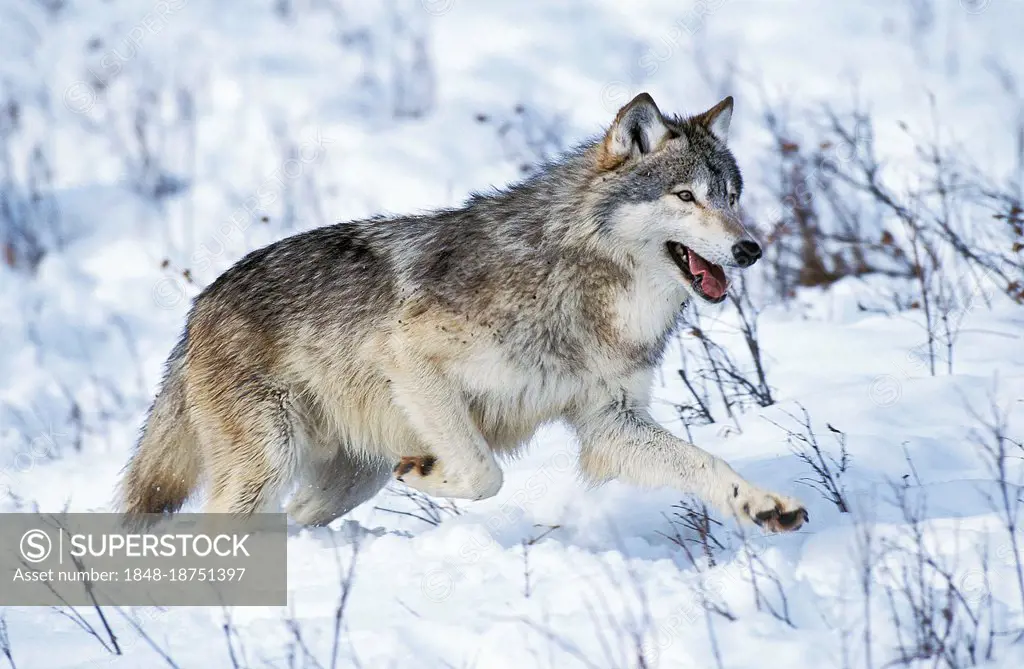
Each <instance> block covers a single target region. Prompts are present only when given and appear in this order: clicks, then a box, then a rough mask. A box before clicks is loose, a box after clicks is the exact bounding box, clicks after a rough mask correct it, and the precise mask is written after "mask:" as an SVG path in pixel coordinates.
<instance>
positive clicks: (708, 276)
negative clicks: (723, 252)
mask: <svg viewBox="0 0 1024 669" xmlns="http://www.w3.org/2000/svg"><path fill="white" fill-rule="evenodd" d="M688 255H689V258H690V273H691V274H693V275H694V276H695V277H697V278H698V279H699V280H700V288H701V290H703V291H704V294H705V295H707V296H708V297H710V298H711V299H713V300H717V299H718V298H720V297H722V296H723V295H725V289H726V288H727V287H728V285H729V282H728V280H727V279H726V278H725V271H724V270H723V269H722V268H721V267H719V266H718V265H715V264H713V263H709V262H708V261H707V260H704V258H701V257H700V256H699V255H697V254H696V253H694V252H693V249H690V252H689V254H688Z"/></svg>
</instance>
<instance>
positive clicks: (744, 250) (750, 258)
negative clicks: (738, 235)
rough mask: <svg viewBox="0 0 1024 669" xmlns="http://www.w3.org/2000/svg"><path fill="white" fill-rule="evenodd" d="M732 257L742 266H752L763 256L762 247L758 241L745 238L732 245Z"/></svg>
mask: <svg viewBox="0 0 1024 669" xmlns="http://www.w3.org/2000/svg"><path fill="white" fill-rule="evenodd" d="M732 257H733V258H735V259H736V263H737V264H738V265H739V266H740V267H750V266H751V265H753V264H754V263H756V262H757V261H758V259H759V258H760V257H761V247H760V246H758V245H757V242H754V241H751V240H749V239H744V240H743V241H742V242H736V243H735V244H733V245H732Z"/></svg>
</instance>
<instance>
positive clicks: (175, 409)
mask: <svg viewBox="0 0 1024 669" xmlns="http://www.w3.org/2000/svg"><path fill="white" fill-rule="evenodd" d="M186 342H187V334H186V336H184V337H182V339H181V341H179V342H178V345H177V346H175V347H174V350H173V351H172V352H171V357H170V358H169V359H168V360H167V368H166V371H165V374H164V381H163V385H162V386H161V388H160V392H159V393H158V394H157V396H156V399H155V400H153V406H151V407H150V409H149V416H148V418H147V419H146V426H145V428H143V431H142V438H141V439H140V440H139V447H138V449H137V450H136V452H135V455H134V456H133V457H132V460H131V462H130V463H129V464H128V467H127V470H126V471H125V474H124V479H123V481H122V482H121V491H120V506H121V508H122V510H123V511H124V512H125V513H127V514H129V515H135V514H141V513H165V512H166V513H174V512H175V511H177V510H178V509H180V508H181V505H182V504H184V503H185V500H187V499H188V498H189V496H190V495H191V494H192V492H193V491H194V490H195V488H196V486H197V484H198V482H199V473H200V468H201V463H200V453H199V445H198V443H197V442H196V435H195V430H194V429H193V427H192V424H191V421H190V420H189V417H188V411H187V405H186V401H185V378H184V373H185V363H186V359H185V344H186Z"/></svg>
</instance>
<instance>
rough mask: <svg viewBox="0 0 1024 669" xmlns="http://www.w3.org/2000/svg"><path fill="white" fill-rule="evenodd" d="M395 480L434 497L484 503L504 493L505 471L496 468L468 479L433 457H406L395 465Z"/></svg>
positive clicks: (495, 466)
mask: <svg viewBox="0 0 1024 669" xmlns="http://www.w3.org/2000/svg"><path fill="white" fill-rule="evenodd" d="M394 473H395V478H396V479H398V480H399V481H401V482H402V483H404V484H405V485H407V486H409V487H410V488H414V489H416V490H419V491H420V492H424V493H426V494H428V495H431V496H433V497H453V498H456V499H471V500H480V499H487V498H488V497H494V496H495V495H497V494H498V490H500V489H501V483H502V478H503V477H502V474H501V469H500V468H499V467H498V466H497V465H496V464H493V465H492V466H491V467H486V468H483V469H482V471H480V472H474V473H473V474H472V475H469V476H466V475H464V474H460V472H449V471H447V470H446V468H445V466H444V463H443V462H441V461H439V460H438V459H437V458H435V457H434V456H433V455H423V456H415V457H404V458H402V459H401V460H399V461H398V464H397V465H395V470H394Z"/></svg>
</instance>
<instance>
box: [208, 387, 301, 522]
mask: <svg viewBox="0 0 1024 669" xmlns="http://www.w3.org/2000/svg"><path fill="white" fill-rule="evenodd" d="M227 383H228V382H227V381H226V380H225V383H223V384H221V385H220V387H219V389H215V390H214V392H212V393H209V394H206V393H197V395H198V396H197V397H196V407H195V408H196V410H195V411H194V415H193V418H194V420H195V425H196V431H197V433H198V436H199V440H200V442H201V443H202V444H203V445H204V446H205V449H204V450H205V453H204V464H205V466H206V473H207V474H208V476H209V479H210V497H209V500H208V501H207V503H206V511H207V513H231V514H251V513H259V512H267V511H271V510H274V508H275V506H276V505H277V504H278V503H279V502H280V496H281V493H282V491H283V490H284V489H285V488H286V487H287V486H288V485H289V484H290V483H291V481H292V480H293V479H294V475H295V469H296V467H295V463H296V462H297V459H298V458H297V449H298V448H299V443H298V442H299V441H300V440H301V439H302V436H301V434H300V433H299V430H298V427H297V425H296V423H295V421H294V420H293V417H292V416H290V415H289V413H288V409H287V405H288V402H287V395H286V393H285V392H284V391H280V390H278V389H275V388H272V387H270V386H269V385H267V384H264V383H262V382H259V381H253V380H248V381H246V382H242V383H237V384H233V385H231V386H230V387H228V386H227ZM217 390H219V392H217Z"/></svg>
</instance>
